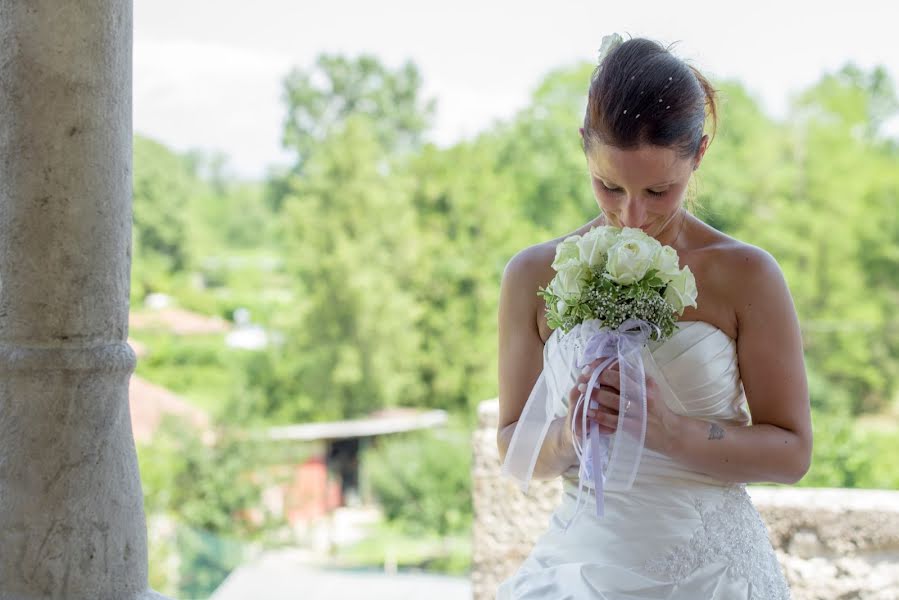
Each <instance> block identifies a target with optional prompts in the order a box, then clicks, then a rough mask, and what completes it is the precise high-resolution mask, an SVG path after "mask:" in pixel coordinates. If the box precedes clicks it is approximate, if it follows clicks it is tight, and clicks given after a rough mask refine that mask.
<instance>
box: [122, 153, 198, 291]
mask: <svg viewBox="0 0 899 600" xmlns="http://www.w3.org/2000/svg"><path fill="white" fill-rule="evenodd" d="M133 164H134V176H133V184H134V191H133V202H132V206H133V219H134V230H133V240H132V246H133V256H132V263H133V272H134V275H135V276H134V278H133V280H134V282H133V283H132V288H133V289H134V291H135V292H136V295H137V297H138V298H143V296H144V295H146V294H147V293H149V292H152V291H157V290H158V289H159V288H160V286H162V285H164V283H163V281H164V280H165V278H166V277H169V276H171V275H173V274H175V273H178V272H182V271H184V270H185V269H186V268H187V266H188V263H189V261H190V257H189V251H188V247H187V243H188V242H187V216H186V214H185V211H184V207H185V206H186V205H187V204H188V201H189V199H190V198H191V196H192V194H193V193H194V192H195V181H194V180H193V178H192V176H191V174H190V171H189V170H188V166H187V164H186V163H185V161H184V160H183V159H182V158H181V157H179V156H178V155H177V154H175V153H174V152H172V151H171V150H169V149H167V148H166V147H165V146H163V145H162V144H159V143H158V142H155V141H153V140H150V139H147V138H144V137H141V136H135V137H134V159H133Z"/></svg>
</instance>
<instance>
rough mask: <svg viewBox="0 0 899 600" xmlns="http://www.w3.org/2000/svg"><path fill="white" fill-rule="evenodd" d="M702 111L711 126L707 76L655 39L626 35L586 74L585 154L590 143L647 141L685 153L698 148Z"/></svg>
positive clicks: (712, 102) (712, 99)
mask: <svg viewBox="0 0 899 600" xmlns="http://www.w3.org/2000/svg"><path fill="white" fill-rule="evenodd" d="M707 113H708V116H709V117H710V118H711V121H712V126H713V128H714V129H717V127H718V107H717V96H716V90H715V88H713V87H712V84H711V83H709V80H708V79H706V78H705V77H704V76H703V75H702V73H700V72H699V71H698V70H697V69H696V68H695V67H693V66H692V65H689V64H687V63H685V62H684V61H683V60H681V59H680V58H678V57H676V56H674V54H672V53H671V52H670V51H669V50H668V49H667V48H665V47H664V46H662V45H661V44H659V43H658V42H655V41H652V40H649V39H646V38H632V39H629V40H627V41H625V42H623V43H622V44H621V45H619V46H618V47H617V48H615V49H614V50H612V52H610V53H609V54H608V55H606V56H605V58H604V59H603V61H602V62H601V63H600V64H599V65H597V67H596V69H594V71H593V75H592V76H591V77H590V92H589V96H588V100H587V111H586V114H585V115H584V142H583V149H584V152H585V153H588V152H589V150H590V148H591V147H592V146H593V145H594V144H596V143H602V144H607V145H610V146H614V147H616V148H621V149H623V150H633V149H636V148H638V147H640V146H643V145H652V146H661V147H666V148H673V149H674V150H675V151H676V152H677V154H678V156H680V157H681V158H691V157H693V156H695V155H696V153H697V152H698V151H699V145H700V142H701V140H702V136H703V130H704V127H705V122H706V115H707ZM714 129H713V133H712V136H713V137H714Z"/></svg>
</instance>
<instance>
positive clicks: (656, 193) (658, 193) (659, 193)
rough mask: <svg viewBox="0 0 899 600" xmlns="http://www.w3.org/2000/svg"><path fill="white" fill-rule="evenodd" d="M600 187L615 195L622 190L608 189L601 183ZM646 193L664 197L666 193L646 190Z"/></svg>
mask: <svg viewBox="0 0 899 600" xmlns="http://www.w3.org/2000/svg"><path fill="white" fill-rule="evenodd" d="M600 185H602V187H603V189H604V190H606V191H607V192H611V193H613V194H615V193H618V192H620V191H621V188H610V187H607V186H606V184H604V183H602V182H600ZM646 191H648V192H649V193H650V194H652V195H653V196H664V195H665V192H656V191H653V190H646ZM666 191H667V190H666Z"/></svg>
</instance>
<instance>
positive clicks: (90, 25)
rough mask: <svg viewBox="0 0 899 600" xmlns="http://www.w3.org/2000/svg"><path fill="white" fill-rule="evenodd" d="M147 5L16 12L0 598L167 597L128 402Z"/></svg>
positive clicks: (1, 357) (5, 54) (0, 151)
mask: <svg viewBox="0 0 899 600" xmlns="http://www.w3.org/2000/svg"><path fill="white" fill-rule="evenodd" d="M131 27H132V4H131V0H67V1H65V2H59V1H58V0H27V1H26V0H0V600H44V599H46V600H49V599H51V598H53V599H57V598H60V599H63V598H64V599H66V600H82V599H83V600H88V599H90V600H100V599H104V600H106V599H108V600H113V599H115V600H120V599H122V600H124V599H128V600H131V599H135V600H136V599H144V600H149V599H151V598H155V599H160V598H162V597H161V596H159V595H158V594H156V593H154V592H152V591H150V590H149V589H148V588H147V531H146V522H145V519H144V512H143V498H142V493H141V486H140V477H139V474H138V467H137V457H136V453H135V447H134V439H133V437H132V433H131V420H130V416H129V408H128V379H129V376H130V374H131V372H132V371H133V369H134V364H135V357H134V353H133V352H132V350H131V349H130V348H129V346H128V345H127V343H126V341H125V340H126V339H127V333H128V295H129V286H130V263H131V251H130V247H131V154H132V141H131V140H132V126H131V45H132V32H131Z"/></svg>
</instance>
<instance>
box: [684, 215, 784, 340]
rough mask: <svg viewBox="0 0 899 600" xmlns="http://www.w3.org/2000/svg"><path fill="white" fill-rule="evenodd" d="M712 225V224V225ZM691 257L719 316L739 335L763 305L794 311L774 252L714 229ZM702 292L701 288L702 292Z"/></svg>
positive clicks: (782, 310)
mask: <svg viewBox="0 0 899 600" xmlns="http://www.w3.org/2000/svg"><path fill="white" fill-rule="evenodd" d="M710 229H711V228H710ZM704 242H705V243H704V244H703V245H702V247H701V248H700V249H698V250H697V251H696V252H695V253H693V256H692V258H691V260H690V264H691V268H692V267H694V266H695V268H694V269H693V270H694V272H695V274H696V277H697V283H699V282H700V281H701V282H702V283H703V284H704V285H705V287H706V288H707V291H708V292H709V294H708V295H709V296H711V297H713V298H714V299H715V302H714V304H715V305H716V306H717V307H719V309H720V310H719V314H718V317H719V318H720V319H721V321H722V322H724V323H726V324H727V325H728V327H727V329H728V330H730V331H732V332H733V333H734V334H735V335H734V336H733V337H734V338H736V337H737V336H738V334H739V331H740V329H741V328H743V327H742V326H745V325H746V323H747V322H749V321H751V320H753V318H754V317H755V318H757V317H759V316H760V314H761V309H762V308H764V309H765V312H766V313H768V316H769V317H770V315H771V312H772V311H774V312H781V313H783V314H784V315H788V314H790V313H793V312H794V307H793V302H792V297H791V296H790V292H789V289H788V287H787V283H786V280H785V278H784V274H783V271H782V269H781V267H780V265H779V264H778V263H777V260H776V259H775V258H774V256H773V255H772V254H771V253H770V252H768V251H767V250H765V249H764V248H760V247H758V246H755V245H752V244H748V243H746V242H743V241H741V240H737V239H735V238H733V237H731V236H728V235H726V234H724V233H721V232H719V231H715V230H711V231H710V232H709V233H708V235H707V237H706V239H705V240H704ZM700 293H702V292H700Z"/></svg>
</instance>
